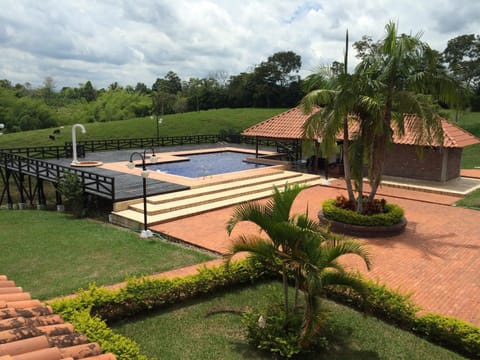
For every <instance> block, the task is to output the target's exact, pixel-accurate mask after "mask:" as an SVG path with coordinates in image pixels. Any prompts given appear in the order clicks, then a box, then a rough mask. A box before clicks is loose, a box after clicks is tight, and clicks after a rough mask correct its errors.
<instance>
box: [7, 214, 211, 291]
mask: <svg viewBox="0 0 480 360" xmlns="http://www.w3.org/2000/svg"><path fill="white" fill-rule="evenodd" d="M0 224H2V230H1V232H0V248H1V249H2V250H1V251H0V274H6V275H8V277H9V278H11V279H13V280H15V282H16V283H17V284H18V286H22V287H23V288H24V289H26V291H29V292H31V293H32V296H33V297H34V298H39V299H46V298H50V297H54V296H59V295H66V294H70V293H72V292H75V291H77V290H78V289H79V288H85V287H87V286H88V285H89V284H91V283H96V284H98V285H105V284H113V283H116V282H120V281H123V280H124V279H125V278H126V277H128V276H132V275H145V274H152V273H156V272H162V271H166V270H171V269H174V268H178V267H182V266H187V265H191V264H196V263H200V262H204V261H207V260H210V259H212V256H210V255H207V254H206V253H201V252H197V251H194V250H192V249H187V248H184V247H181V246H178V245H176V244H172V243H167V242H163V241H158V240H157V241H152V240H149V241H146V240H142V239H140V238H139V236H138V235H137V234H135V233H133V232H131V231H128V230H121V229H118V228H115V227H113V226H111V225H109V224H106V223H100V222H96V221H92V220H86V219H82V220H76V219H73V218H71V217H70V216H69V215H67V214H65V213H56V212H50V211H39V210H18V211H12V210H0Z"/></svg>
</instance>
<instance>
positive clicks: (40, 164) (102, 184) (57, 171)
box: [0, 150, 115, 201]
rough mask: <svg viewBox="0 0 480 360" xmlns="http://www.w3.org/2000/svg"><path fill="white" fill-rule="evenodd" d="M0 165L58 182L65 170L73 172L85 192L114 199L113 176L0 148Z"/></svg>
mask: <svg viewBox="0 0 480 360" xmlns="http://www.w3.org/2000/svg"><path fill="white" fill-rule="evenodd" d="M0 167H3V168H6V169H8V170H12V171H15V172H20V173H22V174H24V175H30V176H35V177H36V178H38V179H42V180H48V181H50V182H52V183H58V182H59V181H60V179H61V178H62V177H63V176H64V174H65V173H66V172H74V173H75V174H77V175H78V176H79V177H80V179H81V181H82V183H83V185H84V189H85V192H86V193H90V194H94V195H99V196H102V197H106V198H109V199H112V201H115V178H114V177H110V176H104V175H99V174H96V173H93V172H89V171H85V170H81V169H72V168H70V167H67V166H62V165H57V164H53V163H50V162H46V161H42V160H38V159H33V158H30V157H26V156H21V155H16V154H12V153H9V152H6V151H4V150H0Z"/></svg>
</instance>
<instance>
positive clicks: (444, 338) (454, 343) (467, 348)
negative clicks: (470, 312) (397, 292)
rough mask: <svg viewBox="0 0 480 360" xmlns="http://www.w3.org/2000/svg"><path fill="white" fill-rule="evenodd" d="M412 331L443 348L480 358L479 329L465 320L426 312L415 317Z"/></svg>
mask: <svg viewBox="0 0 480 360" xmlns="http://www.w3.org/2000/svg"><path fill="white" fill-rule="evenodd" d="M413 331H414V332H416V333H417V334H419V335H420V336H422V337H424V338H426V339H428V340H429V341H431V342H434V343H436V344H439V345H441V346H443V347H445V348H448V349H451V350H453V351H456V352H458V353H460V354H463V355H466V356H469V357H471V358H475V359H480V329H479V328H477V327H474V326H472V325H470V324H468V323H466V322H465V321H462V320H458V319H454V318H450V317H446V316H442V315H437V314H426V315H424V316H420V317H418V318H417V319H416V321H415V327H414V328H413Z"/></svg>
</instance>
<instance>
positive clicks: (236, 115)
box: [0, 108, 286, 149]
mask: <svg viewBox="0 0 480 360" xmlns="http://www.w3.org/2000/svg"><path fill="white" fill-rule="evenodd" d="M285 110H286V109H252V108H244V109H243V108H242V109H214V110H206V111H199V112H189V113H182V114H172V115H165V116H163V123H162V124H161V125H160V128H159V133H160V136H188V135H211V134H218V133H219V132H220V131H221V130H225V131H236V132H241V131H243V130H244V129H246V128H248V127H250V126H252V125H254V124H256V123H259V122H261V121H263V120H266V119H268V118H270V117H272V116H275V115H277V114H279V113H281V112H283V111H285ZM83 125H84V126H85V129H86V131H87V132H86V133H85V134H82V133H80V131H77V134H76V136H77V140H78V141H80V140H96V139H119V138H140V137H155V136H156V134H157V123H156V120H155V119H150V117H144V118H134V119H129V120H122V121H111V122H103V123H102V122H97V123H85V124H83ZM71 129H72V127H71V126H68V125H66V126H65V127H64V128H63V129H60V134H58V135H56V136H55V140H53V141H52V140H50V139H49V135H50V134H52V131H53V130H52V129H42V130H35V131H24V132H21V133H11V134H4V135H2V136H0V149H1V148H12V147H26V146H29V147H32V146H49V145H63V144H64V142H65V141H71V140H72V130H71Z"/></svg>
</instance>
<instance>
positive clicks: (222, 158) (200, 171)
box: [147, 151, 268, 178]
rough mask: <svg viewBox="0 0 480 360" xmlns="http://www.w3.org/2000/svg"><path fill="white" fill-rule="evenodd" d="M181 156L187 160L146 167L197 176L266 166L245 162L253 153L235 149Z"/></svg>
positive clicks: (163, 171) (192, 176)
mask: <svg viewBox="0 0 480 360" xmlns="http://www.w3.org/2000/svg"><path fill="white" fill-rule="evenodd" d="M181 156H182V157H188V158H189V160H188V161H178V162H173V163H166V164H151V165H147V168H148V169H149V170H152V171H158V172H161V173H166V174H173V175H179V176H185V177H189V178H198V177H205V176H210V175H218V174H226V173H229V172H234V171H241V170H249V169H257V168H260V167H265V166H268V165H263V164H254V163H250V162H246V161H245V158H247V157H253V156H255V155H253V154H250V153H241V152H235V151H221V152H211V153H205V154H190V155H181Z"/></svg>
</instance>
